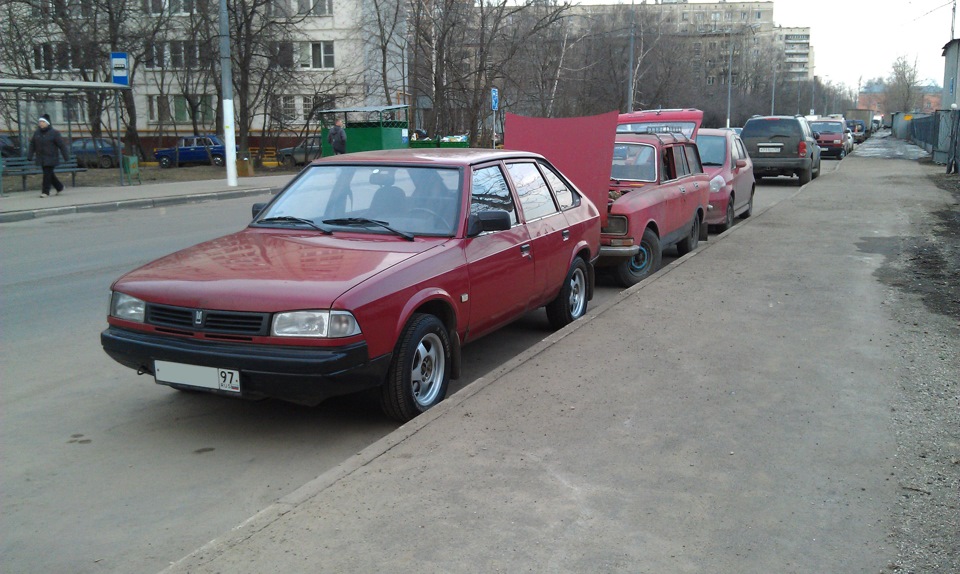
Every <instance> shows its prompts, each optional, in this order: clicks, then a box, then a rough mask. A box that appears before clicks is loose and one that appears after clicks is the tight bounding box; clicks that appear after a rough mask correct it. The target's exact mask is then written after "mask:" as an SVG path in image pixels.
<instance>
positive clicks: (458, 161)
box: [313, 148, 543, 167]
mask: <svg viewBox="0 0 960 574" xmlns="http://www.w3.org/2000/svg"><path fill="white" fill-rule="evenodd" d="M503 159H543V156H542V155H540V154H536V153H532V152H526V151H515V150H495V149H485V148H416V149H388V150H376V151H361V152H356V153H349V154H342V155H334V156H329V157H324V158H320V159H316V160H314V161H313V164H316V165H323V164H351V163H355V164H376V163H391V164H425V165H436V164H445V165H447V166H450V167H465V166H468V165H474V164H478V163H485V162H489V161H497V160H503Z"/></svg>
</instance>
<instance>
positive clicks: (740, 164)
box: [737, 159, 747, 169]
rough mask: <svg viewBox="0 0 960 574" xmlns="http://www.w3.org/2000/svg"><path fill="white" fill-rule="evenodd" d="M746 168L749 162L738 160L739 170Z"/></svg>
mask: <svg viewBox="0 0 960 574" xmlns="http://www.w3.org/2000/svg"><path fill="white" fill-rule="evenodd" d="M745 167H747V160H745V159H738V160H737V169H743V168H745Z"/></svg>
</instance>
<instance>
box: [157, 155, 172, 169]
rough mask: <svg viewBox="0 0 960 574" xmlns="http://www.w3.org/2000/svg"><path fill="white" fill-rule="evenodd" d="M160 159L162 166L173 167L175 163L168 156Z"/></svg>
mask: <svg viewBox="0 0 960 574" xmlns="http://www.w3.org/2000/svg"><path fill="white" fill-rule="evenodd" d="M159 161H160V167H162V168H164V169H166V168H168V167H171V166H172V165H173V161H172V160H171V159H170V158H168V157H167V156H163V157H161V158H160V160H159Z"/></svg>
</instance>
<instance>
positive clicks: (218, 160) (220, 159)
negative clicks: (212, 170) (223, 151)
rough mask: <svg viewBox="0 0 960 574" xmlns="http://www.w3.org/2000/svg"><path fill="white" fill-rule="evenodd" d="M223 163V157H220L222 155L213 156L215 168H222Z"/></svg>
mask: <svg viewBox="0 0 960 574" xmlns="http://www.w3.org/2000/svg"><path fill="white" fill-rule="evenodd" d="M225 163H226V161H225V160H224V159H223V156H222V155H215V156H213V165H215V166H217V167H223V165H224V164H225Z"/></svg>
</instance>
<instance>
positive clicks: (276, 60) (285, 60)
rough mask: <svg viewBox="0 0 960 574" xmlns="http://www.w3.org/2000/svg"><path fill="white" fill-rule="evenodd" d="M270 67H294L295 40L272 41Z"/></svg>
mask: <svg viewBox="0 0 960 574" xmlns="http://www.w3.org/2000/svg"><path fill="white" fill-rule="evenodd" d="M270 67H272V68H286V69H290V68H293V42H271V43H270Z"/></svg>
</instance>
